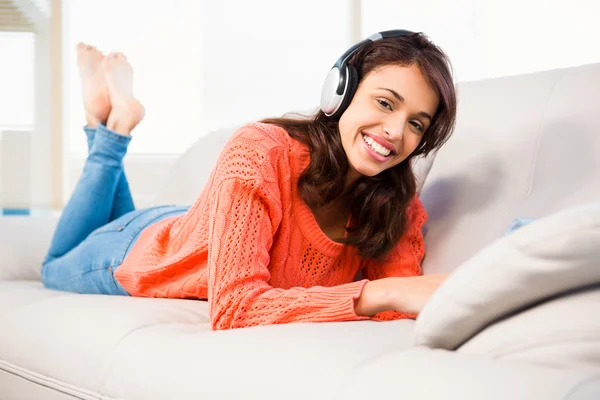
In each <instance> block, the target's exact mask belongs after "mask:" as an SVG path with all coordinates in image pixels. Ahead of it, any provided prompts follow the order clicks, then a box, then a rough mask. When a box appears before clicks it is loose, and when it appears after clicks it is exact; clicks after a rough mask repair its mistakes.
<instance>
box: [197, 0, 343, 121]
mask: <svg viewBox="0 0 600 400" xmlns="http://www.w3.org/2000/svg"><path fill="white" fill-rule="evenodd" d="M202 3H203V7H202V13H201V14H202V18H203V19H202V25H203V30H202V48H203V68H204V76H203V78H204V79H203V83H204V87H203V98H204V124H205V128H206V130H207V131H211V130H214V129H217V128H220V127H229V126H235V125H239V124H242V123H245V122H248V121H252V120H257V119H260V118H264V117H267V116H279V115H281V114H284V113H286V112H289V111H300V110H302V111H305V110H313V109H314V108H315V107H317V106H318V104H319V101H320V91H321V85H322V84H323V80H324V79H325V76H326V75H327V73H328V72H329V69H330V68H331V66H332V65H333V63H334V62H335V61H336V59H337V58H338V57H339V56H340V55H341V54H342V53H343V52H344V51H345V50H346V48H347V47H348V46H350V44H351V43H352V40H351V38H352V27H351V26H350V20H351V3H352V2H351V1H349V0H328V1H322V0H304V1H301V2H300V1H295V2H291V1H275V0H255V1H251V2H247V1H235V0H222V1H204V2H202Z"/></svg>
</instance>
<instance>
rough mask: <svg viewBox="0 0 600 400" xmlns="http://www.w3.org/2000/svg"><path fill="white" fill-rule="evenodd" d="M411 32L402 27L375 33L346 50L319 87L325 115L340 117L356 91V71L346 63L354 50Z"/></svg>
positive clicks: (354, 52)
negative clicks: (321, 86)
mask: <svg viewBox="0 0 600 400" xmlns="http://www.w3.org/2000/svg"><path fill="white" fill-rule="evenodd" d="M412 33H413V32H411V31H407V30H403V29H395V30H391V31H384V32H379V33H375V34H373V35H371V36H369V37H368V38H366V39H365V40H362V41H360V42H358V43H356V44H355V45H354V46H352V47H350V48H349V49H348V50H346V52H345V53H344V54H342V56H341V57H340V58H338V60H337V61H336V62H335V64H334V65H333V68H331V70H330V71H329V73H328V74H327V78H325V82H324V83H323V88H322V89H321V110H322V111H323V112H324V113H325V115H327V116H328V117H332V118H337V117H340V116H341V115H342V114H343V112H344V110H345V109H346V107H348V105H349V104H350V100H352V97H353V96H354V93H355V92H356V88H357V87H358V72H357V71H356V68H355V67H354V66H353V65H348V60H350V58H351V57H352V56H353V55H354V54H356V52H358V51H359V50H360V49H361V48H362V47H364V46H365V45H367V44H368V43H371V42H374V41H376V40H380V39H387V38H392V37H398V36H408V35H411V34H412Z"/></svg>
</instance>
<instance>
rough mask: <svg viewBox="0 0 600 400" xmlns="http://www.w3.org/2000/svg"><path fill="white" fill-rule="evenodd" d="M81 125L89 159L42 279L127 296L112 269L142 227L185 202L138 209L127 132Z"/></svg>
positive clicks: (59, 287) (179, 210)
mask: <svg viewBox="0 0 600 400" xmlns="http://www.w3.org/2000/svg"><path fill="white" fill-rule="evenodd" d="M84 129H85V132H86V135H87V137H88V149H89V154H88V158H87V159H86V162H85V165H84V168H83V173H82V174H81V177H80V178H79V181H78V182H77V185H76V186H75V189H74V190H73V194H72V195H71V198H70V199H69V202H68V203H67V205H66V206H65V208H64V210H63V212H62V215H61V217H60V220H59V221H58V225H57V227H56V231H55V232H54V236H53V238H52V242H51V244H50V249H49V250H48V253H47V255H46V257H45V259H44V261H43V264H42V282H43V284H44V286H46V287H47V288H50V289H56V290H63V291H69V292H75V293H85V294H111V295H125V296H126V295H128V293H127V291H126V290H125V289H124V288H123V287H122V286H121V285H120V284H119V282H118V281H117V280H116V279H115V278H114V270H115V269H116V268H117V267H118V266H119V265H121V263H122V262H123V260H124V259H125V256H126V255H127V254H128V252H129V250H130V249H131V247H132V246H133V244H134V243H135V241H136V240H137V238H138V237H139V235H140V234H141V233H142V231H143V230H144V229H145V228H146V227H148V226H150V225H151V224H153V223H155V222H158V221H160V220H162V219H164V218H167V217H170V216H174V215H179V214H182V213H185V212H186V211H187V209H188V207H178V206H160V207H152V208H145V209H139V210H136V209H135V207H134V204H133V200H132V197H131V192H130V190H129V183H128V181H127V177H126V176H125V171H124V169H123V157H124V156H125V154H126V153H127V147H128V146H129V142H130V141H131V137H130V136H123V135H119V134H118V133H115V132H112V131H110V130H108V129H107V128H106V127H105V126H103V125H99V126H98V128H97V129H91V128H84Z"/></svg>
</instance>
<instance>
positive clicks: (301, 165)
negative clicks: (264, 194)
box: [292, 139, 350, 257]
mask: <svg viewBox="0 0 600 400" xmlns="http://www.w3.org/2000/svg"><path fill="white" fill-rule="evenodd" d="M292 141H293V142H296V141H295V140H293V139H292ZM297 143H298V142H297ZM301 146H302V147H300V148H297V149H293V150H292V152H293V153H296V154H297V157H296V160H295V161H296V162H295V166H294V167H295V168H294V179H293V180H292V186H293V187H292V192H293V201H294V203H295V204H294V206H295V207H294V209H295V210H296V215H297V222H298V226H299V227H300V230H301V232H302V233H303V234H304V236H305V237H306V239H308V241H309V242H310V243H311V244H312V245H313V246H314V247H315V248H316V249H317V250H319V251H320V252H321V253H323V254H324V255H326V256H329V257H336V256H338V255H339V254H340V253H341V252H342V250H343V249H344V246H345V245H344V244H342V243H337V242H334V241H333V240H331V239H330V238H329V236H327V235H326V234H325V232H323V231H322V230H321V227H320V226H319V223H318V222H317V220H316V218H315V216H314V214H313V212H312V210H311V209H310V207H309V206H308V205H307V204H306V203H305V202H304V200H303V199H302V196H300V193H299V192H298V178H299V177H300V174H301V173H302V171H304V169H305V168H306V167H307V166H308V163H309V162H310V152H309V150H308V148H307V147H306V146H305V145H304V144H301ZM349 222H350V218H348V221H347V223H346V227H348V224H349ZM346 237H347V233H344V238H346Z"/></svg>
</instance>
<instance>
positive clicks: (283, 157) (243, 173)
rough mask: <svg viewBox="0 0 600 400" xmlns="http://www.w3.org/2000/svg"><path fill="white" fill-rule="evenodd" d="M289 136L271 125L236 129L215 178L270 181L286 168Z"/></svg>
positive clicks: (256, 124) (225, 149) (217, 168)
mask: <svg viewBox="0 0 600 400" xmlns="http://www.w3.org/2000/svg"><path fill="white" fill-rule="evenodd" d="M290 146H291V143H290V137H289V135H288V133H287V131H286V130H285V129H283V128H281V127H279V126H276V125H273V124H265V123H259V122H254V123H250V124H246V125H244V126H242V127H240V128H238V129H237V130H236V131H235V132H234V133H233V134H232V135H231V137H230V138H229V140H228V141H227V144H226V145H225V147H224V148H223V150H222V151H221V154H220V156H219V160H218V161H217V166H216V171H215V174H216V176H217V177H220V178H223V179H225V178H226V177H240V178H243V179H259V180H264V179H265V178H267V180H272V178H273V177H274V176H278V175H279V172H281V171H280V170H282V169H289V163H290V159H289V157H288V154H289V150H290Z"/></svg>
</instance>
